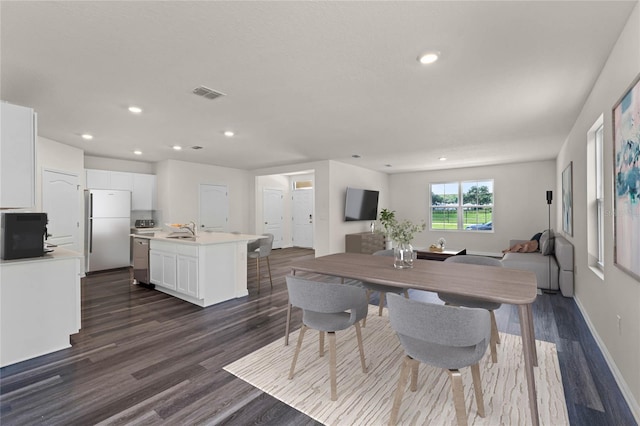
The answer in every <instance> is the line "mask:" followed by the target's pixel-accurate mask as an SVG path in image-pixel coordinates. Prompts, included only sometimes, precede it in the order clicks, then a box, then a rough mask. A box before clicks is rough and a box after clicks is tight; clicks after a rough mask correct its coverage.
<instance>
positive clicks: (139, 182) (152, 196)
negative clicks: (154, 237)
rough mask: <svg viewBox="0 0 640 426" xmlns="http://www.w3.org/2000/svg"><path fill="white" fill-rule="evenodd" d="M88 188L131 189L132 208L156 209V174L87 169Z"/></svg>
mask: <svg viewBox="0 0 640 426" xmlns="http://www.w3.org/2000/svg"><path fill="white" fill-rule="evenodd" d="M86 172H87V188H89V189H120V190H124V191H131V210H147V211H148V210H155V202H156V176H155V175H149V174H145V173H129V172H116V171H109V170H94V169H87V170H86Z"/></svg>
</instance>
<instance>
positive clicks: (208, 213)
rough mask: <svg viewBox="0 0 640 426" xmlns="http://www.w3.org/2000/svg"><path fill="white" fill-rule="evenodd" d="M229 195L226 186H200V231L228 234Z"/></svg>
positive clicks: (203, 184)
mask: <svg viewBox="0 0 640 426" xmlns="http://www.w3.org/2000/svg"><path fill="white" fill-rule="evenodd" d="M228 217H229V195H228V191H227V186H226V185H210V184H205V183H202V184H200V229H201V230H204V231H218V232H226V231H227V228H228Z"/></svg>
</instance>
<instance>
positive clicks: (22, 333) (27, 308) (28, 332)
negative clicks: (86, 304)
mask: <svg viewBox="0 0 640 426" xmlns="http://www.w3.org/2000/svg"><path fill="white" fill-rule="evenodd" d="M82 259H83V257H82V255H81V254H80V253H76V252H73V251H70V250H65V249H63V248H60V247H58V248H56V249H55V251H54V252H53V253H48V254H45V255H44V256H40V257H31V258H26V259H15V260H0V367H4V366H6V365H10V364H14V363H16V362H20V361H24V360H27V359H30V358H34V357H37V356H40V355H45V354H48V353H50V352H55V351H58V350H60V349H64V348H68V347H70V346H71V343H70V335H72V334H75V333H77V332H78V331H80V319H81V318H80V277H81V274H82V272H81V263H82Z"/></svg>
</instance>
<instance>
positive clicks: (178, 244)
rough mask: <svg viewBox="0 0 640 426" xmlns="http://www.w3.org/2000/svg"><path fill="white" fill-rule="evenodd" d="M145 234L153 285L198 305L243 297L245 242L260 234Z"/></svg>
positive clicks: (245, 276) (245, 262) (244, 288)
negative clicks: (192, 236) (148, 248)
mask: <svg viewBox="0 0 640 426" xmlns="http://www.w3.org/2000/svg"><path fill="white" fill-rule="evenodd" d="M167 235H168V234H166V233H156V234H155V235H154V236H145V235H136V237H137V238H148V239H149V240H150V242H149V247H150V251H149V268H150V281H151V283H152V284H155V285H156V289H157V290H159V291H162V292H164V293H167V294H170V295H172V296H175V297H178V298H180V299H182V300H186V301H187V302H191V303H193V304H196V305H198V306H202V307H205V306H211V305H214V304H216V303H220V302H224V301H225V300H230V299H234V298H237V297H243V296H246V295H247V294H249V292H248V291H247V242H249V241H253V240H256V239H258V238H263V236H262V235H248V234H227V233H222V232H204V233H201V234H200V235H198V236H197V237H196V238H195V239H176V238H168V237H167Z"/></svg>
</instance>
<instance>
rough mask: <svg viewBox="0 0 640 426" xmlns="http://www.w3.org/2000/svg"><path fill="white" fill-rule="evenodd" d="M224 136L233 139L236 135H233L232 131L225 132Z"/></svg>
mask: <svg viewBox="0 0 640 426" xmlns="http://www.w3.org/2000/svg"><path fill="white" fill-rule="evenodd" d="M224 135H225V136H226V137H228V138H230V137H232V136H233V135H235V133H233V132H232V131H231V130H227V131H225V132H224Z"/></svg>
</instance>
